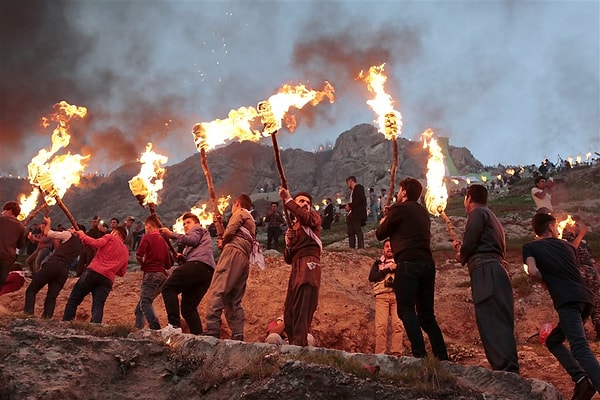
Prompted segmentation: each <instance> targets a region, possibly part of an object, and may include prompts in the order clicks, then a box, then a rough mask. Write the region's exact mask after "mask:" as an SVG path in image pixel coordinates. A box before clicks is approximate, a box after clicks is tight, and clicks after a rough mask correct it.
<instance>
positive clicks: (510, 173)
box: [506, 168, 515, 176]
mask: <svg viewBox="0 0 600 400" xmlns="http://www.w3.org/2000/svg"><path fill="white" fill-rule="evenodd" d="M506 173H507V174H509V175H511V176H512V175H514V174H515V170H514V168H507V169H506Z"/></svg>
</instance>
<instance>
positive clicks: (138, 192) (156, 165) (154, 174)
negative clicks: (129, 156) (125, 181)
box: [129, 143, 168, 206]
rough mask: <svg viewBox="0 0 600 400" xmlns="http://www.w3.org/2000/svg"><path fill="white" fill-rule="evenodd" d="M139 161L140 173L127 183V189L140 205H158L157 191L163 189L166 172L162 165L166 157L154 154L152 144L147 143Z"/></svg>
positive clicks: (166, 159)
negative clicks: (140, 165)
mask: <svg viewBox="0 0 600 400" xmlns="http://www.w3.org/2000/svg"><path fill="white" fill-rule="evenodd" d="M139 161H140V163H141V164H142V167H141V169H140V173H139V174H138V175H136V176H134V177H133V178H132V179H131V180H130V181H129V188H130V189H131V192H132V193H133V195H134V196H135V197H136V198H137V199H138V200H139V202H140V205H142V206H146V205H148V204H158V191H159V190H161V189H162V188H163V180H164V176H165V172H166V170H165V168H163V167H162V165H163V164H165V163H166V162H167V161H168V157H166V156H163V155H160V154H158V153H155V152H154V151H153V150H152V143H148V144H147V145H146V151H145V152H144V153H142V155H141V157H140V159H139Z"/></svg>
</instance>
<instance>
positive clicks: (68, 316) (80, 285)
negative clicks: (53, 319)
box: [63, 269, 112, 324]
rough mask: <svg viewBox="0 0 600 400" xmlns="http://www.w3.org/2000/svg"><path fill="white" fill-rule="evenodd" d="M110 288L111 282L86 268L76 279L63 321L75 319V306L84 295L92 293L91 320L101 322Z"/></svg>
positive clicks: (81, 300) (77, 305)
mask: <svg viewBox="0 0 600 400" xmlns="http://www.w3.org/2000/svg"><path fill="white" fill-rule="evenodd" d="M111 290H112V282H111V280H110V279H108V278H107V277H105V276H104V275H102V274H99V273H97V272H96V271H92V270H91V269H86V270H85V271H83V274H81V276H80V277H79V279H78V280H77V283H76V284H75V286H73V290H72V291H71V295H70V296H69V300H67V305H66V306H65V313H64V314H63V321H72V320H74V319H75V313H76V312H77V307H79V305H80V304H81V303H82V302H83V299H85V296H87V295H88V294H90V293H91V294H92V320H91V322H93V323H97V324H99V323H101V322H102V317H103V316H104V303H106V299H107V298H108V294H109V293H110V291H111Z"/></svg>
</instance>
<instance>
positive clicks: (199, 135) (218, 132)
mask: <svg viewBox="0 0 600 400" xmlns="http://www.w3.org/2000/svg"><path fill="white" fill-rule="evenodd" d="M257 116H258V112H257V111H256V109H255V108H254V107H240V108H238V109H237V110H231V111H229V114H228V116H227V118H226V119H216V120H214V121H211V122H202V123H199V124H196V125H194V129H193V134H194V142H195V143H196V148H197V149H198V151H200V149H202V148H204V149H205V150H210V149H213V148H215V147H216V146H218V145H220V144H223V143H225V142H226V141H227V140H231V139H239V140H240V141H244V140H250V141H257V140H259V139H260V138H261V137H262V135H261V133H260V132H259V131H257V130H254V129H252V128H251V122H252V120H253V119H254V118H256V117H257Z"/></svg>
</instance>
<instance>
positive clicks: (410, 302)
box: [394, 261, 448, 360]
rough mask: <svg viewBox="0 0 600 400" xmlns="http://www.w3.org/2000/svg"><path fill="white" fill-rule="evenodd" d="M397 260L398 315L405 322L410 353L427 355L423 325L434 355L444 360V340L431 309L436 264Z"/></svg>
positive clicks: (396, 290) (420, 355) (445, 351)
mask: <svg viewBox="0 0 600 400" xmlns="http://www.w3.org/2000/svg"><path fill="white" fill-rule="evenodd" d="M397 264H398V267H397V268H396V277H395V279H394V283H395V286H394V291H395V292H396V302H397V306H398V317H400V319H401V320H402V323H403V324H404V330H405V331H406V336H407V337H408V340H410V344H411V349H412V354H413V356H414V357H417V358H423V357H425V356H426V355H427V352H426V351H425V341H424V340H423V333H422V332H421V329H423V330H424V331H425V333H427V336H428V337H429V342H430V343H431V351H432V352H433V355H434V356H435V357H436V358H437V359H439V360H447V359H448V351H447V349H446V343H445V342H444V337H443V335H442V331H441V329H440V327H439V325H438V323H437V321H436V319H435V314H434V311H433V297H434V293H435V265H434V264H431V263H422V262H411V261H400V262H398V263H397Z"/></svg>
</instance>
